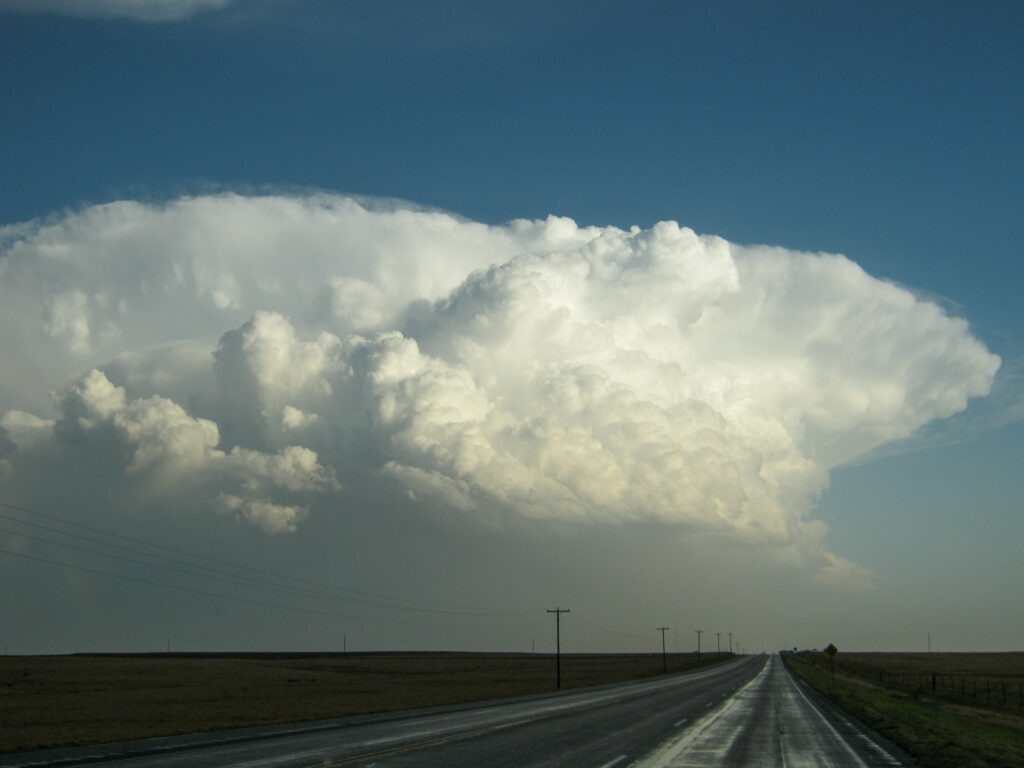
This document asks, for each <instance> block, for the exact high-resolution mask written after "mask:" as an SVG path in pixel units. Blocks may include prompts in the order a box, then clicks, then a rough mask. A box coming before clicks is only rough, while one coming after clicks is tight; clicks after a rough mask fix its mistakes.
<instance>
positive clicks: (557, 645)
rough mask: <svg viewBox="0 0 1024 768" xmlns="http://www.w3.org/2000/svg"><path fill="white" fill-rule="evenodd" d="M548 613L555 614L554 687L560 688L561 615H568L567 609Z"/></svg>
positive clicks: (558, 609)
mask: <svg viewBox="0 0 1024 768" xmlns="http://www.w3.org/2000/svg"><path fill="white" fill-rule="evenodd" d="M548 613H553V614H555V687H556V688H561V687H562V629H561V624H562V614H563V613H569V609H568V608H558V607H556V608H555V609H554V610H548Z"/></svg>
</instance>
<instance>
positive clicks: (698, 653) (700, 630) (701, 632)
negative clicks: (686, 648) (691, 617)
mask: <svg viewBox="0 0 1024 768" xmlns="http://www.w3.org/2000/svg"><path fill="white" fill-rule="evenodd" d="M693 631H694V632H696V633H697V655H698V656H700V636H701V635H702V634H703V632H704V630H703V629H695V630H693Z"/></svg>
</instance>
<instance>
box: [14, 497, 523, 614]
mask: <svg viewBox="0 0 1024 768" xmlns="http://www.w3.org/2000/svg"><path fill="white" fill-rule="evenodd" d="M0 507H3V508H6V509H10V510H14V511H17V512H21V513H23V514H26V515H33V516H36V517H41V518H45V519H47V520H52V521H55V522H57V523H59V524H60V525H66V526H71V527H74V528H78V529H82V530H86V531H90V532H92V533H98V534H100V535H102V536H108V537H111V538H115V539H119V540H121V541H128V542H132V543H133V544H138V545H142V546H144V547H150V548H153V549H158V550H162V551H164V552H172V553H174V554H178V555H183V556H185V557H189V558H193V559H196V560H202V561H205V562H210V563H215V564H217V565H221V566H227V567H229V568H234V569H236V570H240V571H248V572H250V573H254V574H260V576H269V577H271V578H273V579H278V580H284V581H290V582H295V583H297V584H306V585H309V586H313V587H318V588H321V589H327V590H332V591H336V592H341V593H347V594H349V595H355V596H356V597H340V598H329V597H327V596H322V595H321V597H322V599H339V600H342V601H347V602H351V603H355V604H362V605H367V606H371V607H383V608H390V609H394V610H407V611H418V612H424V613H439V614H450V615H464V616H473V615H479V616H510V615H513V614H509V613H503V612H494V611H481V610H476V609H469V608H466V607H464V606H455V605H452V604H449V603H441V602H436V601H430V600H418V599H412V598H403V597H395V596H392V595H384V594H381V593H374V592H365V591H362V590H356V589H352V588H349V587H341V586H337V585H333V584H325V583H322V582H316V581H310V580H308V579H303V578H299V577H295V576H286V575H283V574H278V573H274V572H272V571H265V570H262V569H259V568H254V567H252V566H247V565H240V564H238V563H233V562H230V561H228V560H224V559H218V558H213V557H209V556H206V555H200V554H197V553H194V552H189V551H187V550H184V549H177V548H175V547H169V546H166V545H163V544H156V543H154V542H150V541H146V540H144V539H138V538H133V537H131V536H125V535H123V534H119V533H115V532H113V531H109V530H105V529H103V528H98V527H95V526H91V525H85V524H83V523H76V522H73V521H71V520H65V519H63V518H61V517H58V516H56V515H50V514H46V513H44V512H38V511H35V510H31V509H26V508H24V507H19V506H17V505H14V504H9V503H7V502H4V501H0ZM0 517H2V518H4V519H7V520H10V521H13V522H16V523H18V524H20V525H27V526H32V527H34V528H38V529H42V530H47V531H50V532H52V533H58V534H60V535H62V536H68V537H70V538H76V539H80V540H83V541H89V542H92V543H94V544H100V545H101V546H105V547H110V548H113V549H120V550H123V551H128V552H132V553H133V554H137V555H142V556H144V557H150V558H154V559H160V560H164V561H165V562H171V563H175V564H177V565H183V566H186V567H189V568H198V569H202V570H206V571H210V572H211V573H218V574H222V575H223V576H226V577H231V578H244V579H248V580H250V581H252V582H253V586H257V585H260V584H269V585H273V587H275V588H277V590H280V589H294V588H291V587H288V586H287V585H285V584H280V583H278V582H273V581H268V580H267V579H264V578H260V577H259V576H248V575H244V574H237V573H231V572H229V571H224V570H221V569H218V568H212V567H211V566H208V565H203V564H201V563H190V562H183V561H181V560H177V559H175V558H170V557H167V556H166V555H160V554H155V553H152V552H146V551H144V550H139V549H138V548H136V547H131V546H125V545H123V544H116V543H114V542H109V541H104V540H102V539H96V538H94V537H91V536H85V535H82V534H79V533H72V532H70V531H64V530H61V529H59V528H54V527H51V526H45V525H41V524H40V523H33V522H31V521H28V520H22V519H20V518H17V517H13V516H11V515H5V514H3V513H0ZM16 535H20V536H25V537H26V538H30V537H29V536H28V535H27V534H24V533H16ZM49 543H55V542H49ZM94 554H102V553H94ZM154 567H161V566H156V565H154ZM195 575H200V574H195ZM207 578H209V577H207ZM234 583H238V582H234ZM260 588H268V587H260ZM300 589H301V588H300ZM305 591H306V592H307V593H309V594H316V593H313V592H312V591H311V590H305ZM366 598H376V599H377V600H378V601H388V602H390V603H409V604H411V605H409V606H403V605H397V604H393V605H388V604H387V603H382V602H374V601H371V600H367V599H366ZM416 605H419V606H435V607H436V610H432V609H430V608H426V607H415V606H416Z"/></svg>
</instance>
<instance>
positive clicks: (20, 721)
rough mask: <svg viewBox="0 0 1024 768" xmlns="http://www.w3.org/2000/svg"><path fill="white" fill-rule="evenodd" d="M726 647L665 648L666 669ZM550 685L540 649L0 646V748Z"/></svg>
mask: <svg viewBox="0 0 1024 768" xmlns="http://www.w3.org/2000/svg"><path fill="white" fill-rule="evenodd" d="M723 658H728V655H727V654H722V655H721V656H717V658H716V654H704V655H703V656H701V657H700V658H698V657H696V656H695V655H694V654H670V655H669V657H668V660H669V672H681V671H685V670H687V669H692V668H694V667H696V666H701V665H704V664H708V663H713V662H714V661H716V660H722V659H723ZM661 664H662V662H661V657H660V656H648V655H637V654H615V655H598V654H580V655H576V654H572V655H570V654H564V655H563V656H562V687H563V688H572V687H582V686H590V685H601V684H604V683H612V682H618V681H622V680H630V679H635V678H640V677H646V676H649V675H656V674H660V673H661V668H662V667H661ZM554 689H555V659H554V656H551V655H547V654H456V653H385V654H355V653H354V654H209V655H203V654H184V655H176V654H170V655H164V654H158V655H141V656H129V655H125V656H122V655H81V656H3V657H0V690H2V691H3V695H2V697H0V723H3V728H0V751H19V750H26V749H35V748H39V747H52V746H65V745H72V744H89V743H98V742H108V741H122V740H127V739H136V738H145V737H150V736H163V735H169V734H176V733H195V732H201V731H210V730H218V729H223V728H233V727H242V726H249V725H265V724H270V723H284V722H297V721H302V720H318V719H324V718H331V717H339V716H342V715H352V714H362V713H370V712H384V711H390V710H398V709H409V708H415V707H425V706H433V705H439V704H455V703H459V702H465V701H479V700H482V699H490V698H503V697H506V696H519V695H524V694H533V693H543V692H547V691H552V690H554Z"/></svg>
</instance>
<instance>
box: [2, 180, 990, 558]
mask: <svg viewBox="0 0 1024 768" xmlns="http://www.w3.org/2000/svg"><path fill="white" fill-rule="evenodd" d="M0 246H2V257H0V258H2V261H0V269H2V272H0V281H2V282H0V291H2V295H0V319H2V321H3V322H2V324H0V339H2V341H3V344H4V347H5V349H7V350H10V353H9V354H8V355H7V356H6V357H7V361H8V372H9V373H8V376H6V377H5V382H4V383H3V385H2V386H3V389H2V390H0V395H2V402H0V405H2V407H0V413H6V416H4V417H3V422H2V424H3V427H4V431H5V432H6V435H7V437H8V442H10V443H13V445H14V446H15V448H7V449H6V456H5V457H4V461H5V462H6V463H7V465H8V466H9V470H8V471H10V472H17V473H27V474H32V473H42V472H45V462H44V457H45V456H50V455H53V453H54V451H58V450H65V451H66V450H71V447H70V446H71V445H72V444H73V443H74V442H75V441H74V440H72V439H71V438H72V433H73V432H75V431H76V430H77V431H78V432H79V433H82V432H83V430H84V431H85V432H88V431H89V430H93V431H94V432H96V434H97V435H98V434H100V433H102V434H104V435H106V437H105V438H104V439H105V440H106V442H103V441H101V440H98V439H97V441H96V446H104V445H105V446H107V450H109V451H111V452H112V453H113V454H116V455H117V456H119V457H120V459H119V460H120V461H121V463H122V465H123V466H124V468H125V471H126V472H127V473H128V474H130V475H132V481H133V482H136V483H159V482H163V483H164V485H163V487H165V488H166V487H168V486H167V483H166V479H167V477H170V476H175V475H174V473H175V472H178V473H179V475H180V474H181V472H182V467H183V466H184V465H185V464H188V466H190V467H193V468H196V467H202V468H203V469H202V472H200V473H199V474H200V475H201V476H202V477H201V481H198V480H197V481H196V482H192V483H185V484H183V485H180V486H178V490H177V492H180V493H190V494H201V495H202V494H205V497H206V498H207V501H208V502H209V504H210V506H211V508H214V507H216V508H219V509H220V510H221V511H222V512H224V511H228V512H231V513H232V514H236V515H238V516H240V517H242V518H244V519H248V520H250V521H252V522H255V523H257V524H260V525H262V526H263V527H264V528H266V529H267V530H271V531H285V530H290V529H293V528H294V527H295V526H296V525H299V524H301V520H302V518H303V517H304V516H305V515H306V514H307V511H308V510H309V509H315V506H316V503H317V501H316V500H317V499H318V498H323V497H324V496H328V497H330V496H333V495H341V496H344V494H345V493H346V488H347V487H348V486H347V480H348V479H356V478H358V479H359V481H360V483H361V487H365V485H366V482H368V480H367V478H369V479H370V480H369V481H370V482H372V483H375V484H376V485H377V487H378V488H379V489H381V492H382V493H383V492H387V493H394V491H395V490H396V489H397V490H400V491H401V493H400V494H399V495H400V496H401V497H402V498H404V499H406V503H408V504H410V505H412V506H413V507H415V508H422V509H424V510H430V509H435V508H444V509H449V510H456V511H457V513H458V514H461V515H464V516H465V517H466V518H467V519H471V518H473V517H474V516H483V517H486V518H487V519H488V520H490V521H500V520H502V519H522V518H524V517H527V518H533V519H539V520H544V519H551V518H557V519H565V520H582V521H594V522H595V523H624V522H628V521H642V520H657V521H662V522H665V523H670V524H675V525H678V526H680V528H682V529H684V530H694V531H701V532H715V533H717V534H721V535H723V536H728V537H733V538H735V539H739V540H744V541H749V542H752V543H758V544H764V543H769V544H771V545H773V546H776V547H779V548H781V549H786V550H787V551H793V552H796V553H798V554H800V553H803V555H801V556H804V555H807V553H812V555H807V556H808V557H811V560H813V561H814V562H815V563H816V566H815V567H816V568H818V569H820V571H821V572H822V573H823V574H825V575H826V576H827V575H828V574H830V573H831V574H833V575H836V574H840V573H842V574H846V573H848V572H849V571H851V569H855V566H853V565H852V564H849V563H845V561H842V560H841V558H837V557H836V556H835V555H833V554H831V553H829V552H827V550H825V549H824V548H823V544H822V541H823V536H824V532H825V530H824V526H823V525H822V524H821V523H820V522H817V521H815V520H814V519H813V517H812V511H813V504H814V501H815V500H816V498H817V497H818V495H819V494H820V493H821V492H822V490H823V489H824V488H825V487H826V486H827V483H828V475H829V471H830V470H831V469H832V468H834V467H836V466H839V465H841V464H843V463H846V462H850V461H852V460H854V459H856V458H857V457H858V456H862V455H864V454H865V453H866V452H868V451H871V450H873V449H875V448H877V447H878V446H880V445H884V444H886V443H889V442H892V441H895V440H899V439H901V438H904V437H906V436H908V435H910V434H912V433H913V432H914V431H915V430H917V429H918V428H919V427H921V426H922V425H924V424H927V423H929V422H931V421H934V420H936V419H943V418H946V417H948V416H950V415H952V414H954V413H957V412H959V411H962V410H963V409H964V408H966V406H967V402H968V400H969V399H970V398H972V397H980V396H984V395H986V394H987V393H988V392H989V389H990V387H991V384H992V381H993V378H994V376H995V373H996V371H997V369H998V367H999V364H1000V361H999V359H998V357H996V356H995V355H993V354H991V353H990V352H989V351H988V350H987V349H986V348H985V346H984V345H983V344H982V343H981V342H979V341H978V340H977V339H976V338H974V337H973V336H972V335H971V334H970V332H969V330H968V327H967V324H966V322H965V321H963V320H962V319H959V318H955V317H950V316H949V315H947V314H946V313H945V312H944V311H943V309H942V308H940V307H939V306H938V305H937V304H935V303H933V302H930V301H927V300H923V299H921V298H919V297H918V296H916V295H915V294H914V293H912V292H911V291H909V290H907V289H905V288H903V287H900V286H897V285H894V284H892V283H889V282H886V281H883V280H879V279H877V278H874V277H872V276H870V275H868V274H866V273H865V272H864V271H863V270H862V269H861V268H860V267H858V266H857V265H856V264H854V263H853V262H851V261H850V260H848V259H846V258H844V257H843V256H838V255H831V254H810V253H801V252H793V251H788V250H784V249H780V248H768V247H741V246H737V245H734V244H731V243H728V242H726V241H724V240H722V239H720V238H716V237H706V236H698V235H697V234H695V233H694V232H692V231H691V230H689V229H686V228H682V227H679V226H678V225H676V224H675V223H673V222H662V223H660V224H658V225H656V226H654V227H653V228H651V229H648V230H642V229H639V228H636V227H634V228H633V229H631V230H629V231H626V230H622V229H618V228H615V227H579V226H577V225H576V224H575V223H574V222H572V221H571V220H568V219H564V218H557V217H549V218H548V219H547V220H544V221H524V220H518V221H513V222H511V223H509V224H507V225H504V226H487V225H484V224H480V223H476V222H471V221H465V220H461V219H459V218H457V217H454V216H452V215H449V214H446V213H441V212H436V211H426V210H417V209H413V208H410V207H403V206H396V205H382V204H372V203H367V202H365V201H363V202H360V201H357V200H354V199H351V198H344V197H338V196H331V195H310V196H293V197H287V196H262V197H244V196H238V195H230V194H228V195H219V196H207V197H196V198H183V199H179V200H174V201H171V202H169V203H166V204H163V205H146V204H141V203H135V202H127V201H126V202H119V203H113V204H109V205H103V206H95V207H90V208H86V209H84V210H82V211H79V212H76V213H72V214H68V215H65V216H61V217H57V218H54V219H51V220H45V221H35V222H28V223H24V224H19V225H13V226H9V227H6V228H4V229H2V230H0ZM94 369H95V370H94ZM40 381H42V382H44V387H42V388H41V387H40ZM41 389H43V390H46V389H53V390H54V391H56V392H57V393H58V394H57V396H56V403H57V405H56V406H54V405H53V404H52V403H48V402H47V401H46V400H45V399H44V398H42V397H40V391H41ZM48 411H49V412H48ZM79 437H81V435H79ZM61 446H63V447H61ZM100 449H101V448H99V447H95V446H94V450H100Z"/></svg>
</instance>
